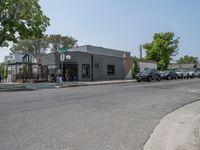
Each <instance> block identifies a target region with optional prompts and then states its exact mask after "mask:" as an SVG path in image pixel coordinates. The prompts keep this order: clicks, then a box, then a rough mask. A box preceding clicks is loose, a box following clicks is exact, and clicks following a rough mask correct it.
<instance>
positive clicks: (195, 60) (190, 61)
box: [177, 55, 199, 64]
mask: <svg viewBox="0 0 200 150" xmlns="http://www.w3.org/2000/svg"><path fill="white" fill-rule="evenodd" d="M198 59H199V58H198V57H193V56H188V55H185V56H183V57H181V58H180V59H179V60H177V64H197V63H198Z"/></svg>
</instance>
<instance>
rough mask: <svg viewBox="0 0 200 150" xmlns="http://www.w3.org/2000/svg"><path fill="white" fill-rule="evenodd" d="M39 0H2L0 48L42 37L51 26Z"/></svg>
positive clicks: (0, 5) (0, 10) (0, 6)
mask: <svg viewBox="0 0 200 150" xmlns="http://www.w3.org/2000/svg"><path fill="white" fill-rule="evenodd" d="M38 1H39V0H0V47H2V46H8V42H9V41H12V42H17V41H18V40H19V39H27V38H30V37H42V35H43V32H45V31H46V28H47V26H49V18H48V17H47V16H45V15H44V14H43V12H42V10H41V7H40V5H39V3H38Z"/></svg>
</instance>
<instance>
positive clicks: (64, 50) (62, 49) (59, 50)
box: [58, 48, 68, 54]
mask: <svg viewBox="0 0 200 150" xmlns="http://www.w3.org/2000/svg"><path fill="white" fill-rule="evenodd" d="M67 51H68V49H67V48H59V49H58V52H59V53H60V54H61V53H65V52H67Z"/></svg>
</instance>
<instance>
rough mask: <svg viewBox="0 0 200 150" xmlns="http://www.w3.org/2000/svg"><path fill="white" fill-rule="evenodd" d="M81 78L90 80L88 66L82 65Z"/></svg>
mask: <svg viewBox="0 0 200 150" xmlns="http://www.w3.org/2000/svg"><path fill="white" fill-rule="evenodd" d="M82 77H83V78H90V65H88V64H83V65H82Z"/></svg>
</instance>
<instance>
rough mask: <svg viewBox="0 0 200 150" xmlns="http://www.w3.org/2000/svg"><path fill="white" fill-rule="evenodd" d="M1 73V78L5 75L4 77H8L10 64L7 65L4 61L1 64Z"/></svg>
mask: <svg viewBox="0 0 200 150" xmlns="http://www.w3.org/2000/svg"><path fill="white" fill-rule="evenodd" d="M0 75H1V78H2V77H3V78H4V79H7V77H8V66H7V65H5V64H4V63H1V64H0Z"/></svg>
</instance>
